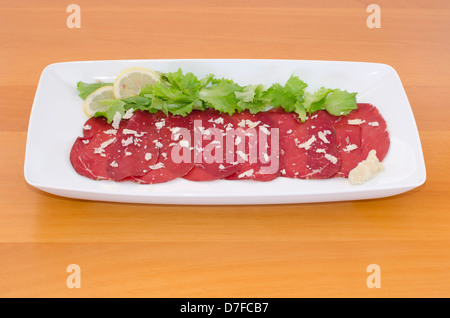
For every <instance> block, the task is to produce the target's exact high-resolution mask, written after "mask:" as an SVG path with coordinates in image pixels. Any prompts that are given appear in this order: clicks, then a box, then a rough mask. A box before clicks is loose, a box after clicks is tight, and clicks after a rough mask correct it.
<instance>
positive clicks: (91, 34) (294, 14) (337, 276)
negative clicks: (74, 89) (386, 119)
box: [0, 0, 450, 297]
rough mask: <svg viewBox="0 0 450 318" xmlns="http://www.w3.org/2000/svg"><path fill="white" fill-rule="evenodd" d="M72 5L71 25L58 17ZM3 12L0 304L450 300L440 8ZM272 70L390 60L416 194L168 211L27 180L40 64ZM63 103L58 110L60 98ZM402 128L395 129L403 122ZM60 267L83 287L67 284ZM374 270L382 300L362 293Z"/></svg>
mask: <svg viewBox="0 0 450 318" xmlns="http://www.w3.org/2000/svg"><path fill="white" fill-rule="evenodd" d="M73 2H75V3H77V4H78V5H80V8H81V28H80V29H69V28H68V27H67V26H66V19H67V17H68V15H69V13H67V12H66V7H67V5H69V4H70V3H73ZM73 2H69V1H50V0H46V1H45V0H39V1H6V0H1V1H0V107H1V115H0V148H1V154H0V167H1V168H0V296H1V297H55V296H56V297H110V296H116V297H449V296H450V271H449V268H450V192H449V189H450V181H449V180H450V169H448V167H449V159H450V147H449V146H450V129H449V127H450V125H449V124H448V118H450V107H449V105H447V104H448V102H447V100H448V92H449V88H450V87H449V78H450V59H449V51H450V38H449V36H448V35H449V34H450V2H448V1H444V0H443V1H418V0H415V1H376V3H377V4H378V5H379V6H380V8H381V28H380V29H369V28H368V27H367V26H366V19H367V17H368V15H369V13H367V12H366V8H367V6H368V4H369V3H371V2H374V1H354V0H345V1H339V2H337V1H331V0H321V1H293V0H291V1H266V0H258V1H256V0H255V1H237V0H229V1H199V0H195V1H182V0H177V1H137V0H129V1H125V2H124V1H85V0H83V1H82V0H77V1H75V0H74V1H73ZM157 58H268V59H270V58H276V59H307V60H343V61H365V62H379V63H386V64H389V65H391V66H392V67H394V68H395V69H396V70H397V72H398V74H399V75H400V78H401V80H402V82H403V85H404V87H405V90H406V93H407V95H408V98H409V100H410V103H411V106H412V108H413V111H414V114H415V117H416V121H417V125H418V128H419V133H420V137H421V141H422V146H423V151H424V156H425V161H426V167H427V181H426V183H425V184H424V185H423V186H421V187H419V188H417V189H415V190H413V191H410V192H408V193H405V194H402V195H398V196H394V197H389V198H384V199H377V200H367V201H358V202H356V201H355V202H338V203H319V204H298V205H273V206H269V205H266V206H171V205H139V204H117V203H105V202H89V201H82V200H74V199H67V198H62V197H57V196H54V195H50V194H46V193H44V192H41V191H39V190H37V189H35V188H33V187H31V186H29V185H27V183H26V182H25V179H24V175H23V165H24V157H25V143H26V138H27V125H28V120H29V114H30V110H31V105H32V102H33V98H34V94H35V91H36V86H37V84H38V81H39V76H40V74H41V72H42V70H43V69H44V67H45V66H46V65H48V64H51V63H55V62H62V61H76V60H107V59H157ZM61 103H64V101H61ZM399 120H401V119H399ZM69 264H78V265H79V266H80V269H81V288H73V289H69V288H68V287H67V285H66V279H67V277H68V275H69V274H68V273H67V272H66V268H67V266H68V265H69ZM369 264H378V265H379V266H380V268H381V288H372V289H370V288H368V287H367V285H366V279H367V277H368V275H369V274H370V273H367V272H366V268H367V266H368V265H369Z"/></svg>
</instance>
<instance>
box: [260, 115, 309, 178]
mask: <svg viewBox="0 0 450 318" xmlns="http://www.w3.org/2000/svg"><path fill="white" fill-rule="evenodd" d="M268 114H270V116H271V117H272V119H273V120H274V121H275V122H276V123H277V124H278V127H279V129H280V148H281V152H280V153H281V157H282V162H283V169H282V170H281V176H283V177H287V178H304V176H306V174H307V173H308V172H309V170H308V169H307V168H306V160H307V154H306V150H305V149H304V148H299V147H297V143H298V139H299V138H303V136H307V130H306V125H305V124H304V123H302V122H301V121H300V120H299V119H298V116H297V115H296V114H295V113H287V112H285V111H284V110H283V109H281V108H272V109H270V110H269V111H268Z"/></svg>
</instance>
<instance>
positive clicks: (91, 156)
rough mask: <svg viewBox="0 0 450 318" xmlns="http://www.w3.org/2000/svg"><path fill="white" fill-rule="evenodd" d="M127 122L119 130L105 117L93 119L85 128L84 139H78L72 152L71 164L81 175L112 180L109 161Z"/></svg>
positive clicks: (87, 122)
mask: <svg viewBox="0 0 450 318" xmlns="http://www.w3.org/2000/svg"><path fill="white" fill-rule="evenodd" d="M125 123H126V121H123V122H122V123H121V125H120V127H119V129H118V130H116V129H114V128H113V127H112V126H111V124H108V123H107V121H106V119H105V118H103V117H99V118H95V117H92V118H90V119H89V120H88V121H86V123H85V124H84V127H83V137H78V138H77V140H76V141H75V143H74V145H73V147H72V150H71V152H70V162H71V163H72V166H73V167H74V169H75V171H76V172H78V173H79V174H80V175H82V176H85V177H88V178H90V179H94V180H111V176H110V175H109V173H108V169H107V168H108V161H109V158H110V155H111V152H112V150H113V147H114V144H115V143H116V142H117V137H116V135H117V133H120V132H121V130H122V127H123V124H125Z"/></svg>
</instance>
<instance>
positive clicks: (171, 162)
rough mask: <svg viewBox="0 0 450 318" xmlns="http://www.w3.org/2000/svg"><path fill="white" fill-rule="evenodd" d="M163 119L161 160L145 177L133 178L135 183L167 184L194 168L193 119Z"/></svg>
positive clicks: (160, 134) (160, 131)
mask: <svg viewBox="0 0 450 318" xmlns="http://www.w3.org/2000/svg"><path fill="white" fill-rule="evenodd" d="M162 119H163V121H160V122H163V123H164V125H163V126H161V128H160V130H159V136H160V138H159V142H160V143H161V144H160V146H161V147H160V148H159V151H160V155H159V159H158V161H157V162H156V163H155V164H154V165H153V166H152V167H151V169H150V170H149V171H148V172H147V173H146V174H145V175H143V176H140V177H132V178H131V180H133V181H135V182H139V183H146V184H154V183H162V182H167V181H170V180H173V179H175V178H178V177H182V176H184V175H186V174H187V173H188V172H189V171H190V170H191V169H192V168H193V167H194V160H193V150H192V147H191V143H192V140H191V138H192V137H191V136H192V131H193V125H192V120H191V118H190V117H181V116H169V117H166V118H164V117H163V118H162Z"/></svg>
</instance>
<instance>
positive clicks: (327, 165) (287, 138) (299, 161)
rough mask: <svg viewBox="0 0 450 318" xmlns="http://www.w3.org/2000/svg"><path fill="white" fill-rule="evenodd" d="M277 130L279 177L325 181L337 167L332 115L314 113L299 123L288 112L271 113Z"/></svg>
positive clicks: (338, 160)
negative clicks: (280, 158)
mask: <svg viewBox="0 0 450 318" xmlns="http://www.w3.org/2000/svg"><path fill="white" fill-rule="evenodd" d="M269 113H271V116H272V117H273V118H274V119H275V120H276V121H277V122H278V125H279V127H280V138H281V140H280V144H281V153H282V159H283V162H284V169H283V170H282V176H284V177H288V178H300V179H327V178H331V177H332V176H334V175H335V174H336V173H337V172H338V171H339V168H340V165H341V159H340V156H339V151H338V149H337V143H336V136H335V131H334V127H333V121H332V116H330V115H328V114H327V113H326V112H324V111H319V112H317V113H315V114H314V115H313V116H311V118H309V119H308V120H307V121H306V122H305V123H301V122H300V121H299V119H298V118H297V116H296V115H295V114H292V113H284V111H282V110H271V111H270V112H269Z"/></svg>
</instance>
